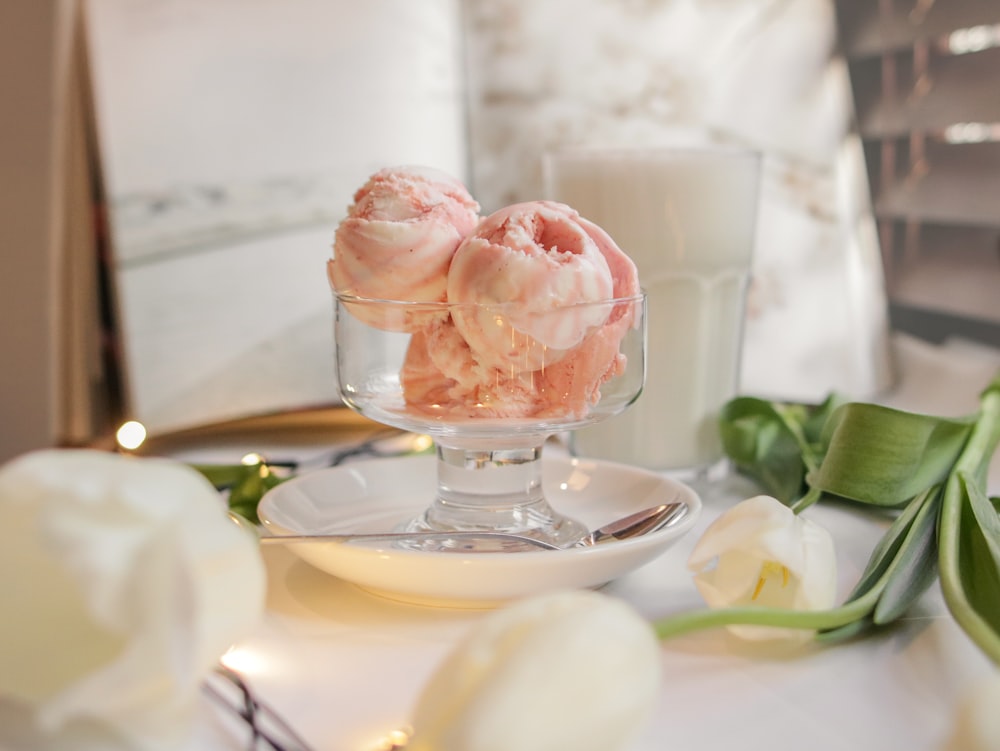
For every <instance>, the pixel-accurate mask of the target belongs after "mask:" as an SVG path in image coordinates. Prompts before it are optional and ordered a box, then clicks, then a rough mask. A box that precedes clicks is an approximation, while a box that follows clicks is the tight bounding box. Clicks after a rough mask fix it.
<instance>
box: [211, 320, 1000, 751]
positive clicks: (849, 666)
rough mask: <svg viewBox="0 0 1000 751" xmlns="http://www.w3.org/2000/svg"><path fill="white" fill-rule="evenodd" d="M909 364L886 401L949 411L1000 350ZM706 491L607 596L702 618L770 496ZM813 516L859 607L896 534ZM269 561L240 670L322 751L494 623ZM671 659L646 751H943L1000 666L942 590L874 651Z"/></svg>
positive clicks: (375, 716) (911, 349)
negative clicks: (733, 541)
mask: <svg viewBox="0 0 1000 751" xmlns="http://www.w3.org/2000/svg"><path fill="white" fill-rule="evenodd" d="M897 354H898V356H899V365H900V374H901V380H900V383H899V385H898V387H897V388H896V389H895V390H894V391H893V393H891V394H887V395H885V398H884V399H883V401H885V402H886V403H890V404H894V405H896V406H900V407H905V408H910V409H919V410H921V411H926V412H933V413H937V414H961V413H963V412H967V411H971V410H973V409H975V406H976V403H977V395H978V391H979V390H980V389H981V387H982V386H983V385H985V383H986V382H988V381H989V379H990V377H991V376H992V374H993V373H995V372H996V370H997V368H1000V354H998V353H996V352H995V351H993V350H986V349H978V348H974V347H970V346H967V345H954V346H952V347H949V348H948V349H946V350H942V349H940V348H936V347H930V346H929V345H925V344H922V343H920V342H916V341H914V340H909V339H897ZM998 469H1000V461H995V462H994V464H993V471H992V474H991V480H990V489H991V492H992V493H993V494H1000V473H998ZM696 489H698V490H699V492H700V493H701V495H702V499H703V501H704V502H705V509H704V513H703V515H702V517H701V519H700V521H699V525H698V527H697V528H696V529H695V530H694V531H693V532H692V533H691V534H690V535H688V536H687V537H686V538H685V539H683V540H682V541H681V542H679V543H678V544H677V545H675V546H674V547H672V548H670V549H669V550H668V551H667V552H666V553H665V554H664V555H662V556H661V557H660V558H658V559H656V560H655V561H653V562H652V563H650V564H648V565H646V566H644V567H643V568H641V569H639V570H637V571H634V572H632V573H630V574H628V575H627V576H625V577H623V578H621V579H619V580H618V581H615V582H612V583H611V584H609V585H607V586H606V587H605V588H604V590H603V591H605V592H607V593H608V594H610V595H613V596H616V597H621V598H624V599H625V600H627V601H629V602H630V603H632V604H633V605H634V606H635V607H636V608H637V609H638V610H639V611H640V612H641V613H643V614H644V615H646V616H647V617H649V618H651V619H655V618H661V617H666V616H669V615H670V614H671V613H677V612H681V611H685V610H688V609H692V608H698V607H701V601H700V599H699V597H698V595H697V593H696V591H695V589H694V587H693V585H692V583H691V580H690V577H689V575H688V574H687V572H686V570H685V561H686V558H687V555H688V553H689V552H690V550H691V547H692V546H693V544H694V542H695V540H697V538H698V536H699V534H700V531H701V530H702V529H704V527H705V526H707V524H708V523H709V522H710V521H711V520H712V519H714V518H715V517H716V516H717V515H718V514H719V513H720V512H721V511H722V510H724V509H725V508H728V507H729V506H730V505H731V504H732V503H734V502H736V501H738V500H740V499H741V498H744V497H747V496H749V495H752V494H755V490H754V489H753V488H752V486H750V485H749V483H747V482H746V481H745V480H743V479H742V478H739V477H730V478H728V479H727V480H725V481H724V482H722V483H717V484H715V485H711V486H707V487H699V488H696ZM808 513H810V515H811V518H813V519H815V520H816V521H818V522H820V523H822V524H824V525H825V526H827V527H828V528H829V529H830V530H831V532H832V533H833V534H834V537H835V540H836V541H837V546H838V559H839V564H840V573H839V576H840V583H841V591H842V595H845V596H846V594H847V592H848V591H849V590H850V588H851V587H852V586H853V584H854V583H855V582H856V580H857V578H858V576H859V574H860V572H861V569H862V568H863V566H864V565H865V563H866V561H867V559H868V556H869V554H870V552H871V550H872V547H873V546H874V545H875V543H876V542H877V540H878V539H879V537H880V536H881V533H882V531H883V529H884V522H880V521H878V520H876V519H875V518H874V517H869V516H866V515H864V514H863V513H861V512H858V511H856V510H849V509H847V508H844V507H838V506H832V505H831V506H823V505H821V506H819V507H814V508H813V509H810V511H809V512H808ZM265 558H266V562H267V566H268V573H269V581H270V589H269V595H268V603H267V613H266V616H265V619H264V621H263V623H262V624H261V626H260V628H259V629H258V631H257V632H256V633H255V634H253V635H252V636H251V637H250V638H248V639H247V640H245V641H244V642H243V643H241V644H240V645H238V646H237V647H236V648H235V649H234V650H233V651H232V652H231V653H230V654H229V655H228V656H227V658H226V661H227V662H228V664H230V665H231V666H233V667H235V668H237V669H238V670H240V671H241V672H242V673H243V674H244V675H245V676H246V677H247V678H248V680H249V681H250V682H251V684H252V685H253V686H254V687H255V688H256V689H257V690H258V692H259V693H260V695H261V696H262V698H263V699H264V700H265V701H267V702H268V703H270V704H271V705H272V706H273V707H274V708H276V709H277V710H278V711H279V712H280V713H281V714H282V715H284V716H285V717H286V718H287V719H288V720H289V721H290V722H291V724H292V725H293V726H294V727H295V728H296V729H297V730H298V731H299V732H301V733H302V735H303V736H304V737H305V738H306V739H307V740H308V741H310V743H311V744H312V745H313V746H314V747H315V748H316V749H317V751H366V750H369V749H375V748H378V747H379V745H378V744H379V741H380V739H381V738H383V737H384V736H385V735H386V734H387V733H388V732H389V731H391V730H393V729H395V728H401V727H404V726H405V725H406V723H407V718H408V716H409V712H410V710H411V708H412V706H413V703H414V701H415V700H416V697H417V696H418V694H419V692H420V690H421V688H422V686H423V684H424V682H425V680H426V679H427V678H428V676H429V675H430V673H431V672H432V671H433V670H434V669H435V667H436V666H437V665H438V663H439V662H440V661H441V660H442V658H443V657H444V656H445V654H446V653H447V652H448V651H449V650H450V649H451V648H452V646H453V645H454V644H455V643H456V641H457V640H459V639H460V638H461V637H462V636H463V634H465V633H466V631H467V630H468V629H469V628H470V627H471V626H473V625H474V624H475V623H476V622H478V621H479V620H480V619H481V618H483V617H484V611H474V610H451V609H439V608H432V607H421V606H417V605H410V604H403V603H398V602H394V601H391V600H387V599H384V598H382V597H378V596H374V595H371V594H368V593H366V592H364V591H362V590H360V589H358V588H357V587H355V586H354V585H352V584H349V583H347V582H344V581H341V580H338V579H336V578H334V577H331V576H328V575H326V574H324V573H322V572H320V571H318V570H316V569H314V568H312V567H311V566H309V565H308V564H306V563H303V562H301V561H299V560H298V559H297V558H296V557H295V556H294V555H293V554H292V553H290V552H289V551H287V550H284V549H280V548H268V549H266V550H265ZM662 660H663V667H664V674H665V680H664V682H663V688H662V693H661V696H660V701H659V705H658V707H657V709H656V712H655V716H654V717H653V718H652V719H651V721H650V723H649V724H648V726H646V727H644V728H642V729H641V731H640V734H639V736H638V737H637V739H636V740H635V742H634V744H633V745H632V747H631V748H632V749H633V751H661V750H662V749H666V748H669V749H678V750H690V751H714V750H715V749H719V750H721V749H730V748H740V749H744V750H746V751H752V750H753V749H760V750H761V751H765V750H766V751H800V749H810V751H827V750H829V751H842V750H843V749H852V751H891V750H894V749H906V750H907V751H935V750H937V749H940V748H942V743H943V740H944V738H945V737H946V735H947V733H948V732H949V729H950V726H951V723H952V721H953V717H954V712H955V709H956V706H957V704H958V702H959V701H960V700H961V699H962V698H963V697H965V696H966V695H967V694H968V692H970V691H972V690H974V689H975V686H976V685H977V683H978V682H979V681H981V680H984V679H985V678H986V677H987V676H989V675H990V674H991V673H992V672H993V671H994V670H995V668H994V667H993V666H992V664H991V663H990V662H989V661H988V660H987V659H986V658H985V657H983V656H982V654H981V653H980V652H979V651H978V650H977V649H976V648H975V647H974V646H973V645H972V643H971V642H970V641H969V640H968V639H967V637H966V636H965V635H964V633H963V632H962V631H961V630H960V629H959V628H958V627H957V626H956V625H955V623H954V621H953V620H952V618H951V617H950V615H949V614H948V613H947V610H946V608H945V606H944V603H943V600H942V598H941V595H940V592H939V590H938V589H937V587H936V586H935V587H933V588H932V589H931V590H930V591H929V592H928V593H927V594H926V595H925V596H924V597H923V599H922V600H921V601H920V602H919V603H918V605H917V606H916V607H915V608H914V610H913V611H912V612H911V613H910V614H908V616H907V617H906V618H904V619H903V621H902V622H901V623H899V624H897V626H896V627H894V628H891V629H888V630H885V631H883V632H881V633H877V634H874V635H871V636H868V637H867V638H864V639H862V640H857V641H854V642H850V643H845V644H840V645H836V646H828V647H819V646H813V645H809V646H806V647H799V648H796V649H792V650H789V649H787V648H784V649H782V648H776V647H773V646H772V647H767V646H762V645H752V644H747V643H745V642H741V641H739V640H737V639H735V638H734V637H731V636H729V635H728V634H727V633H726V632H724V631H710V632H701V633H695V634H692V635H689V636H685V637H681V638H677V639H675V640H672V641H668V642H665V643H663V647H662ZM585 719H586V718H581V721H585ZM216 723H217V719H216V718H215V717H214V715H209V716H206V720H205V727H204V728H203V730H204V733H203V736H204V738H203V739H202V740H201V741H200V743H199V744H197V745H198V747H199V748H201V747H203V748H206V749H208V748H220V747H222V745H220V744H221V743H222V741H220V740H219V737H218V734H217V732H216V730H217V728H216V729H215V730H213V728H215V726H216ZM230 742H232V741H231V739H230ZM231 747H233V748H236V747H237V746H236V745H235V744H234V745H232V746H231ZM511 751H514V750H513V749H512V750H511ZM567 751H570V750H567Z"/></svg>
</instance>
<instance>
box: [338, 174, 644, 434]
mask: <svg viewBox="0 0 1000 751" xmlns="http://www.w3.org/2000/svg"><path fill="white" fill-rule="evenodd" d="M379 176H381V177H380V182H379V185H378V187H379V190H380V191H389V192H391V191H392V190H394V189H399V190H404V191H405V192H404V193H403V194H402V195H400V196H397V197H395V198H392V197H391V196H389V195H387V194H385V193H384V192H383V193H382V194H381V195H380V198H379V201H380V202H381V203H382V204H383V205H385V206H390V207H392V209H391V211H390V212H384V211H383V213H382V214H379V215H380V216H382V215H385V214H386V213H391V214H392V216H394V217H396V218H394V219H391V220H386V219H379V220H375V221H383V222H387V223H389V224H392V223H398V222H403V223H405V222H407V221H409V220H410V217H409V216H408V214H409V213H412V212H410V211H409V210H408V209H407V207H408V206H409V207H412V206H414V205H424V204H426V200H425V199H420V200H417V201H415V200H414V196H413V193H412V187H411V183H412V180H410V179H402V180H397V179H394V177H393V171H392V170H383V171H382V172H380V173H378V174H377V175H376V176H375V177H379ZM374 180H375V178H374V177H373V178H372V181H369V183H368V185H372V183H373V181H374ZM441 182H442V181H441V180H440V179H439V180H438V181H437V184H440V183H441ZM459 185H460V184H459ZM404 186H405V187H404ZM425 189H426V188H425V187H423V186H422V187H421V190H425ZM462 190H463V191H464V188H463V189H462ZM363 191H364V189H363V190H362V191H359V193H358V195H359V196H360V197H361V198H357V197H356V200H355V206H354V207H352V210H355V213H358V212H357V211H356V207H358V206H359V205H360V204H361V203H362V201H365V200H367V198H368V196H367V195H362V193H363ZM373 191H374V189H372V190H371V191H369V194H370V193H371V192H373ZM452 195H453V196H455V197H460V196H461V195H462V193H461V192H459V191H453V192H452ZM469 200H470V201H471V198H470V199H469ZM459 204H460V205H462V206H468V205H469V203H468V202H466V201H460V200H458V198H455V199H454V200H453V202H452V203H451V204H450V208H449V210H448V211H444V210H440V211H436V212H435V211H429V212H420V221H421V222H422V223H435V222H437V223H439V224H440V225H441V226H440V227H439V229H440V230H441V232H440V234H441V235H444V234H446V231H447V232H453V231H454V232H460V233H462V237H461V239H460V241H459V242H458V243H456V244H455V247H454V248H453V249H452V251H451V252H450V253H448V254H447V256H448V257H447V262H446V263H445V262H443V261H441V256H444V255H445V251H444V250H440V249H439V251H438V253H437V254H434V258H435V263H433V264H431V263H430V262H426V263H414V264H411V263H410V262H409V258H408V256H410V255H411V254H412V251H411V250H410V249H409V243H408V242H400V243H398V244H397V245H396V247H395V249H394V250H393V249H392V248H391V247H390V246H391V242H389V239H390V238H391V237H392V236H393V235H394V231H393V230H390V229H388V228H381V229H380V230H379V233H377V234H378V235H379V237H378V242H377V243H374V244H373V247H372V248H366V245H365V239H364V238H365V237H366V235H365V234H364V233H362V232H359V228H358V227H357V218H358V217H357V216H348V218H347V219H345V220H344V223H342V224H341V226H340V228H338V230H337V240H336V243H335V246H334V253H335V257H334V259H333V260H332V261H331V262H330V266H329V268H330V274H329V276H330V281H331V283H332V285H333V287H334V289H335V290H337V291H339V292H345V291H347V292H352V293H355V294H358V295H363V296H366V297H373V298H381V299H395V300H403V301H408V302H425V301H434V300H441V301H444V302H447V304H448V314H447V315H437V316H423V317H419V318H410V319H408V320H407V322H406V325H405V328H406V329H407V330H409V331H412V332H413V336H412V338H411V341H410V345H409V349H408V352H407V355H406V360H405V362H404V365H403V368H402V371H401V373H400V380H401V382H402V386H403V392H404V397H405V399H406V403H407V405H408V407H409V408H411V409H414V410H419V411H426V412H428V413H431V414H434V415H435V416H438V417H440V416H445V417H452V418H473V417H494V418H504V417H509V418H526V417H554V418H555V417H558V418H582V417H584V416H585V415H586V413H587V411H588V410H589V408H590V407H591V406H592V405H594V404H596V403H597V401H598V400H599V398H600V388H601V386H602V384H604V383H605V382H606V381H607V380H609V379H610V378H612V377H614V376H615V375H617V374H619V373H621V372H623V370H624V367H625V357H624V355H622V354H621V352H620V351H619V346H620V343H621V340H622V338H623V337H624V336H625V334H626V333H627V331H628V330H629V328H630V327H631V326H632V324H633V318H632V315H631V312H630V311H631V310H632V308H631V307H630V306H629V305H622V304H618V305H615V304H613V303H611V302H610V301H611V300H613V299H616V298H618V299H620V298H628V297H633V296H635V295H638V294H639V281H638V272H637V271H636V268H635V264H634V263H633V262H632V261H631V259H629V258H628V256H627V255H626V254H625V253H624V252H622V250H621V249H620V248H618V246H617V245H616V244H615V242H614V241H613V240H612V239H611V237H609V236H608V234H607V233H606V232H604V231H603V230H602V229H601V228H600V227H598V226H596V225H595V224H593V223H591V222H588V221H587V220H586V219H583V218H582V217H581V216H580V215H579V214H578V213H577V212H576V211H574V210H573V209H572V208H570V207H569V206H565V205H563V204H560V203H555V202H551V201H535V202H529V203H520V204H515V205H513V206H509V207H507V208H504V209H501V210H500V211H497V212H495V213H494V214H491V215H490V216H488V217H486V218H484V219H482V220H481V221H479V222H478V223H476V224H475V226H469V223H468V222H467V221H466V220H467V218H468V217H467V216H465V215H464V214H462V213H461V212H456V211H455V210H454V209H455V206H456V205H459ZM414 211H416V209H414ZM375 215H376V214H375V213H369V216H370V217H373V216H375ZM459 220H461V221H459ZM367 221H369V222H371V221H372V219H368V220H367ZM365 229H366V230H367V228H365ZM345 249H346V250H345ZM342 252H344V253H346V254H347V257H346V258H341V259H339V260H338V255H339V254H340V253H342ZM367 252H371V253H372V254H373V256H372V258H371V259H370V260H368V261H365V262H361V261H359V260H358V259H362V258H364V257H365V256H366V253H367ZM396 256H403V258H402V259H397V258H396ZM411 266H412V274H411V276H412V279H411V282H410V283H409V284H408V283H407V274H406V269H407V268H409V267H411ZM345 269H351V270H352V271H353V270H356V269H363V273H362V272H356V271H355V272H353V273H350V274H348V273H344V270H345ZM383 276H384V277H385V278H384V279H383V281H380V279H381V278H382V277H383ZM361 279H363V283H359V280H361ZM437 290H441V292H440V296H439V297H434V296H433V295H436V294H439V293H438V292H437ZM350 309H351V310H352V312H353V311H354V308H353V307H352V308H350ZM366 320H367V319H366ZM368 322H369V323H371V324H372V325H376V326H380V325H381V324H380V323H379V322H378V321H376V320H370V321H368ZM381 327H383V328H385V326H384V325H382V326H381ZM396 328H399V327H398V326H396Z"/></svg>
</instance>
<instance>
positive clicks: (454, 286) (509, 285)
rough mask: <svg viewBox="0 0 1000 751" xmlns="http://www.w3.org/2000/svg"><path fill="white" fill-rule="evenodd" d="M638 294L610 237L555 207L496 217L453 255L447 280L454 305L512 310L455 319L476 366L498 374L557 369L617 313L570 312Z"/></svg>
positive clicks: (627, 263)
mask: <svg viewBox="0 0 1000 751" xmlns="http://www.w3.org/2000/svg"><path fill="white" fill-rule="evenodd" d="M637 292H638V274H637V272H636V269H635V265H634V264H633V263H632V261H631V259H629V258H628V256H626V255H625V254H624V253H623V252H622V251H621V250H620V249H619V248H618V246H617V245H615V243H614V241H613V240H612V239H611V238H610V237H609V236H608V235H607V233H605V232H604V231H603V230H601V229H600V228H599V227H597V226H596V225H594V224H592V223H591V222H588V221H586V220H585V219H583V218H582V217H581V216H580V215H579V214H578V213H577V212H576V211H574V210H573V209H571V208H570V207H569V206H565V205H563V204H560V203H555V202H551V201H536V202H531V203H520V204H515V205H513V206H509V207H507V208H505V209H501V210H500V211H497V212H496V213H494V214H491V215H490V216H489V217H487V218H486V219H484V220H483V221H482V222H481V223H480V224H479V226H478V227H476V229H475V231H474V232H473V233H472V234H471V235H469V236H468V237H467V238H466V239H465V241H464V242H463V243H462V244H461V245H460V246H459V248H458V250H456V251H455V256H454V258H453V259H452V263H451V269H450V271H449V272H448V302H449V303H467V302H476V303H481V304H494V303H504V304H507V305H508V306H509V307H508V310H506V311H505V313H504V314H503V315H502V316H499V315H497V314H496V312H495V311H494V310H490V309H483V310H481V311H474V310H471V309H462V310H459V311H456V312H455V313H453V315H452V318H453V320H454V322H455V326H456V327H457V328H458V330H459V332H460V333H461V334H462V336H463V337H464V339H465V341H466V342H468V344H469V347H470V349H471V350H472V352H473V354H474V356H475V357H476V359H477V361H479V362H481V363H484V364H490V365H493V366H495V367H497V368H501V369H509V368H516V369H517V370H537V369H538V368H541V367H543V366H549V365H552V364H554V363H556V362H558V361H559V360H560V359H561V358H562V357H563V356H564V355H565V354H566V353H567V352H569V351H571V350H572V349H573V348H574V347H576V346H577V345H579V344H580V343H581V342H582V341H583V340H584V338H585V337H586V335H587V334H588V333H589V332H591V331H593V329H594V328H595V327H597V326H600V325H602V324H603V323H604V322H605V320H606V319H607V317H608V316H609V315H610V313H611V310H612V306H611V305H607V306H596V305H579V306H578V307H575V308H574V307H572V306H574V305H577V304H580V303H594V302H599V301H603V300H609V299H611V298H614V297H620V296H631V295H634V294H636V293H637ZM567 306H570V307H567Z"/></svg>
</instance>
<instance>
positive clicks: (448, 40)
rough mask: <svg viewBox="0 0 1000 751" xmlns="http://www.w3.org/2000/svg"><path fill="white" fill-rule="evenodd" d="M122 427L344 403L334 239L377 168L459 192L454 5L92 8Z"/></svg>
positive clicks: (187, 1) (99, 0) (153, 1)
mask: <svg viewBox="0 0 1000 751" xmlns="http://www.w3.org/2000/svg"><path fill="white" fill-rule="evenodd" d="M88 28H89V36H90V42H91V56H92V59H93V70H94V89H95V101H96V108H97V123H98V129H99V135H100V141H101V150H102V154H103V159H104V172H105V175H106V180H107V191H108V195H109V210H110V216H111V231H112V245H113V256H114V264H113V265H114V277H115V282H116V283H115V292H116V298H117V304H118V313H119V318H120V321H119V327H120V331H121V341H122V348H123V352H122V356H123V360H124V363H125V370H126V392H127V396H128V404H129V407H130V412H131V415H130V417H132V418H134V419H138V420H140V421H142V422H143V423H145V424H146V426H147V428H148V429H149V430H150V431H152V432H163V431H170V430H177V429H181V428H186V427H191V426H196V425H200V424H206V423H212V422H216V421H220V420H228V419H233V418H238V417H241V416H246V415H254V414H266V413H272V412H277V411H283V410H288V409H298V408H307V407H313V406H325V405H330V404H337V403H339V398H338V396H337V391H336V383H335V374H334V359H333V340H332V336H333V334H332V321H333V313H332V309H333V306H332V300H331V295H330V291H329V288H328V284H327V280H326V269H325V264H326V260H327V259H328V258H329V257H330V255H331V245H332V242H333V233H334V230H335V228H336V225H337V223H338V221H339V220H340V218H341V217H342V216H343V215H344V213H345V211H346V208H347V206H348V205H349V203H350V202H351V199H352V195H353V192H354V190H356V189H357V188H358V187H360V185H361V184H362V183H363V182H364V181H365V180H366V179H367V177H368V176H369V175H370V174H371V173H373V172H374V171H376V170H377V169H379V168H381V167H384V166H388V165H393V164H407V163H419V164H427V165H431V166H435V167H437V168H439V169H443V170H445V171H448V172H451V173H452V174H455V175H456V176H457V177H459V178H464V177H465V175H464V169H465V162H466V160H465V141H466V139H465V135H464V117H463V108H462V77H461V75H460V73H461V66H460V23H459V20H458V11H457V7H456V3H455V2H454V0H424V1H423V2H420V3H411V2H407V0H371V1H369V2H364V3H355V2H351V1H350V0H287V1H286V2H281V3H274V2H270V1H269V0H238V1H237V0H215V1H213V2H210V3H205V2H203V1H202V0H146V1H144V2H136V1H135V0H92V2H91V3H90V5H89V16H88Z"/></svg>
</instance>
